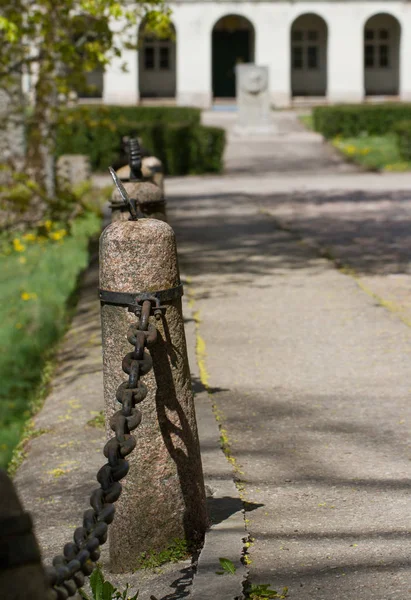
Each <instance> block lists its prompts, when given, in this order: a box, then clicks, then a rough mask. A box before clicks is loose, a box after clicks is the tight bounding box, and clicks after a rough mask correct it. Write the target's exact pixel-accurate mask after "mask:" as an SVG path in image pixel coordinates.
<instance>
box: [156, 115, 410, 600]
mask: <svg viewBox="0 0 411 600" xmlns="http://www.w3.org/2000/svg"><path fill="white" fill-rule="evenodd" d="M280 118H281V116H280ZM287 119H289V122H290V123H292V131H290V134H289V135H287V132H286V131H284V132H283V137H284V143H283V144H281V139H280V136H279V137H278V138H277V139H276V140H272V141H270V142H266V143H265V144H264V147H263V150H262V153H263V154H264V156H265V163H264V165H263V166H262V168H261V173H260V174H259V176H258V177H255V176H253V177H249V168H248V162H249V159H248V157H250V156H251V157H253V156H256V155H257V156H258V153H259V152H260V151H261V148H262V146H261V142H256V143H247V145H246V150H244V147H243V148H241V150H240V151H239V152H237V151H238V148H239V142H235V140H234V139H232V138H230V145H229V148H228V153H227V157H228V160H227V172H226V175H225V176H224V177H223V178H219V179H218V178H212V177H208V178H207V177H204V178H186V179H184V180H178V179H174V180H171V181H170V182H169V183H168V186H167V191H168V198H169V207H170V209H169V214H170V220H171V223H172V224H173V226H174V227H175V228H176V231H177V236H178V243H179V250H180V256H181V265H182V270H183V272H184V273H185V274H186V275H187V276H189V277H190V281H191V290H192V293H193V295H194V297H195V299H196V302H195V308H196V310H197V311H198V314H199V318H200V320H201V323H200V326H199V335H200V336H201V338H202V339H203V340H204V342H205V348H206V357H205V365H206V372H207V377H208V383H209V387H210V392H211V399H212V401H213V402H214V403H215V404H216V406H217V407H218V410H219V411H221V413H222V414H223V415H224V423H223V427H224V430H225V431H226V434H224V435H225V436H226V437H227V438H228V441H229V444H230V449H231V453H232V455H233V457H234V458H235V461H236V465H237V468H236V470H235V473H234V475H235V478H236V479H238V480H239V481H240V488H241V489H242V490H243V491H242V495H243V498H244V499H245V500H246V502H247V503H246V509H247V512H246V520H247V521H246V522H247V529H248V531H249V532H250V534H251V536H252V537H253V538H254V543H253V545H252V546H251V547H250V550H249V556H250V560H251V564H250V578H251V581H253V582H259V583H271V584H272V585H273V587H275V588H276V589H280V588H282V587H283V586H288V587H289V597H290V598H296V599H299V598H301V599H304V600H307V599H308V598H310V599H313V600H332V599H334V598H344V600H354V599H355V600H368V599H370V600H371V599H372V600H389V599H392V600H394V599H395V600H399V599H401V600H405V599H406V598H411V559H410V556H411V535H410V517H409V506H410V483H411V479H410V475H411V463H410V460H411V434H410V424H411V406H410V402H409V397H410V390H411V371H410V358H411V357H410V353H411V331H410V329H409V327H408V326H407V325H406V324H404V322H402V321H401V320H400V319H399V318H398V315H396V314H395V313H394V312H393V311H395V310H396V307H397V305H398V304H400V300H401V301H402V302H403V304H408V302H409V300H408V296H409V290H410V284H411V280H410V276H409V268H408V264H409V253H408V246H409V244H410V242H409V238H408V236H407V233H408V230H409V227H407V224H408V221H409V219H410V193H409V192H408V191H407V190H410V189H411V188H410V187H409V186H410V183H411V177H410V174H404V175H402V176H394V177H392V176H388V177H386V176H385V175H384V176H381V175H370V174H366V173H365V174H364V173H359V172H355V171H354V170H351V172H350V171H349V170H347V171H346V170H345V167H344V166H342V165H341V164H339V159H338V158H336V157H335V155H334V153H333V152H332V151H331V152H330V151H329V150H328V148H327V147H326V146H324V145H323V144H322V142H318V140H317V138H316V136H315V135H314V134H305V133H304V134H302V135H301V138H300V139H299V142H298V145H297V144H296V143H294V142H292V143H289V139H290V138H292V137H294V136H295V131H294V128H295V127H297V126H296V124H295V122H294V121H293V119H292V118H291V117H290V116H289V115H287ZM304 136H305V141H304ZM315 144H317V148H318V152H314V148H315ZM279 157H280V158H279ZM277 159H278V160H279V161H280V162H279V163H277V162H276V161H277ZM334 161H335V163H334ZM255 164H256V163H253V166H252V167H251V169H250V170H251V172H252V173H255ZM278 164H279V166H277V165H278ZM239 165H240V166H241V168H239ZM282 165H291V166H290V168H289V169H288V171H289V172H288V173H286V174H285V173H284V170H287V169H284V170H283V168H282ZM311 169H313V171H311ZM310 171H311V172H310ZM304 188H305V189H304ZM392 188H395V189H394V190H392ZM334 253H335V254H336V256H338V257H339V259H340V262H342V263H343V264H346V263H347V264H348V265H349V266H350V267H351V268H352V269H356V270H357V271H358V273H357V274H356V277H353V276H351V275H347V274H345V273H343V272H341V271H339V270H337V269H336V268H335V264H334V262H333V260H330V259H333V257H334ZM324 256H326V258H324ZM364 278H365V279H364ZM365 281H366V284H367V285H365ZM399 282H401V285H400V284H399ZM377 284H378V292H377V291H376V290H375V289H374V288H373V286H374V285H375V286H377ZM364 288H366V290H365V291H364ZM405 290H406V294H405V293H404V291H405ZM373 293H374V294H377V293H378V296H379V298H376V297H375V296H373ZM385 298H390V300H391V304H388V303H386V306H385V307H382V306H381V303H383V302H384V299H385ZM393 298H394V300H395V302H394V300H393ZM389 309H390V310H389ZM200 358H201V357H200Z"/></svg>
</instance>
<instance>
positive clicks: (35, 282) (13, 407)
mask: <svg viewBox="0 0 411 600" xmlns="http://www.w3.org/2000/svg"><path fill="white" fill-rule="evenodd" d="M99 229H100V218H99V217H98V216H97V214H95V213H87V214H86V215H85V216H83V217H81V218H78V219H77V220H76V221H75V222H74V223H73V225H72V228H71V231H70V233H69V232H67V231H66V230H65V229H63V228H62V227H61V226H59V225H58V224H56V223H50V222H46V223H45V224H44V225H43V227H42V228H41V229H40V230H39V231H36V232H28V233H26V234H19V235H15V237H14V238H13V239H8V238H6V237H5V236H4V235H3V236H1V237H0V311H1V315H2V321H1V324H0V380H1V384H2V385H1V388H0V466H1V467H6V466H7V464H8V463H9V461H10V458H11V456H12V452H13V449H14V448H15V447H16V445H17V444H18V442H19V439H20V436H21V434H22V432H23V429H24V426H25V423H26V422H27V421H28V419H29V418H30V417H31V416H32V414H33V410H34V408H35V406H34V404H35V403H36V399H38V397H39V395H42V396H44V393H45V392H44V390H43V387H44V385H43V384H44V368H45V366H46V364H47V361H49V360H50V358H51V355H52V351H53V347H55V344H56V343H57V341H58V340H59V339H60V338H61V336H62V334H63V333H64V331H65V329H66V327H67V323H68V314H69V301H70V298H71V297H72V295H73V293H74V292H75V290H76V286H77V280H78V275H79V274H80V272H81V271H82V270H83V269H84V268H85V267H86V265H87V263H88V242H89V238H90V237H91V236H92V235H95V234H97V233H98V232H99Z"/></svg>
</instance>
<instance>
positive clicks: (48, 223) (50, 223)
mask: <svg viewBox="0 0 411 600" xmlns="http://www.w3.org/2000/svg"><path fill="white" fill-rule="evenodd" d="M52 225H53V223H52V221H50V219H47V221H44V227H45V228H46V229H47V231H50V229H51V227H52Z"/></svg>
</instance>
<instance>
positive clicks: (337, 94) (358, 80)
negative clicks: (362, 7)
mask: <svg viewBox="0 0 411 600" xmlns="http://www.w3.org/2000/svg"><path fill="white" fill-rule="evenodd" d="M327 25H328V60H327V64H328V77H327V82H328V85H327V97H328V100H329V101H330V102H353V103H355V102H362V100H363V98H364V41H363V35H364V27H363V18H362V15H361V14H359V13H358V14H357V11H356V9H355V4H353V3H345V6H343V7H335V10H334V11H333V12H332V14H331V16H330V17H329V19H328V22H327Z"/></svg>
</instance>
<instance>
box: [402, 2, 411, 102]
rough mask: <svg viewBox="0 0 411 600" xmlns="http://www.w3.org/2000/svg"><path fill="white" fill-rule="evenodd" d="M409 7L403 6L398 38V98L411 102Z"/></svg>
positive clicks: (410, 12)
mask: <svg viewBox="0 0 411 600" xmlns="http://www.w3.org/2000/svg"><path fill="white" fill-rule="evenodd" d="M410 19H411V7H410V6H408V5H404V16H403V18H402V19H401V38H400V97H401V100H405V101H407V102H410V101H411V21H410Z"/></svg>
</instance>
